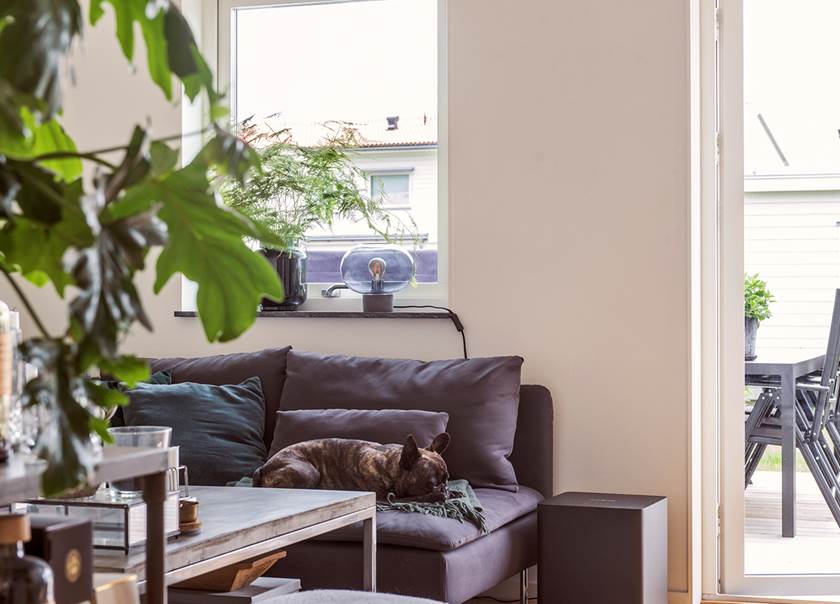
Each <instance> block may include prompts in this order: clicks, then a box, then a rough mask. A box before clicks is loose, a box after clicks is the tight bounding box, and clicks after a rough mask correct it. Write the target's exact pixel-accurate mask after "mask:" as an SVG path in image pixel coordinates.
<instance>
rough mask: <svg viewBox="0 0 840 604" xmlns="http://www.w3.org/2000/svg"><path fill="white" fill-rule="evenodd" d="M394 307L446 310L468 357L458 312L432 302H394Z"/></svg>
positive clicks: (465, 339)
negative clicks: (398, 303)
mask: <svg viewBox="0 0 840 604" xmlns="http://www.w3.org/2000/svg"><path fill="white" fill-rule="evenodd" d="M394 308H433V309H435V310H443V311H446V312H447V313H449V318H450V319H451V320H452V324H453V325H454V326H455V329H456V330H458V333H460V334H461V343H462V344H463V345H464V358H465V359H469V358H470V357H469V356H468V355H467V336H466V334H465V332H464V324H463V323H461V319H459V318H458V314H457V313H456V312H455V311H454V310H452V309H451V308H446V307H445V306H434V305H433V304H401V305H396V304H395V305H394Z"/></svg>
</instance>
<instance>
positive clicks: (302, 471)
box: [253, 432, 449, 502]
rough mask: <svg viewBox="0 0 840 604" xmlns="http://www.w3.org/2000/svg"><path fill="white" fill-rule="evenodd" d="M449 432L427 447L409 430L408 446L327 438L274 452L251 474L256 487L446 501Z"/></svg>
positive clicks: (382, 499) (384, 498) (402, 499)
mask: <svg viewBox="0 0 840 604" xmlns="http://www.w3.org/2000/svg"><path fill="white" fill-rule="evenodd" d="M448 445H449V434H448V433H446V432H443V433H441V434H438V435H437V436H436V437H435V439H434V440H433V441H432V444H431V445H430V446H429V448H428V449H421V448H420V447H418V446H417V442H416V441H415V440H414V436H412V435H411V434H409V435H408V437H407V438H406V440H405V444H404V445H398V444H388V445H382V444H379V443H373V442H368V441H364V440H349V439H344V438H325V439H321V440H309V441H306V442H302V443H297V444H294V445H291V446H288V447H286V448H285V449H281V450H280V451H278V452H277V453H275V454H274V455H273V456H272V457H271V459H269V460H268V461H267V462H265V464H263V466H262V467H260V468H258V469H257V470H256V471H255V472H254V475H253V484H254V486H255V487H281V488H297V489H333V490H338V491H373V492H374V493H376V499H377V500H378V501H385V500H387V499H388V496H389V495H392V497H394V498H396V499H397V500H399V501H428V502H434V501H444V500H445V499H446V498H447V496H448V492H447V489H446V481H447V480H449V472H448V471H447V469H446V462H445V461H444V460H443V457H441V455H440V454H441V453H443V452H444V451H445V450H446V447H447V446H448Z"/></svg>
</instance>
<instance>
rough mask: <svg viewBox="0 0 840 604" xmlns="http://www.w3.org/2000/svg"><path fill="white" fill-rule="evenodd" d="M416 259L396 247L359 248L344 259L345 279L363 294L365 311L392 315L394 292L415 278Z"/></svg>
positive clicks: (369, 246) (406, 285)
mask: <svg viewBox="0 0 840 604" xmlns="http://www.w3.org/2000/svg"><path fill="white" fill-rule="evenodd" d="M414 270H415V266H414V258H412V256H411V254H409V253H408V252H406V251H405V250H403V249H401V248H399V247H397V246H395V245H369V244H364V245H357V246H356V247H354V248H351V249H350V250H349V251H348V252H347V253H346V254H344V257H343V258H342V259H341V279H342V280H343V281H344V283H345V284H347V287H349V288H350V289H352V290H353V291H354V292H357V293H360V294H362V310H364V312H391V311H393V310H394V293H396V292H398V291H400V290H403V289H405V288H406V287H408V284H409V283H411V280H412V279H413V278H414Z"/></svg>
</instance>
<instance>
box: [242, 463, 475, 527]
mask: <svg viewBox="0 0 840 604" xmlns="http://www.w3.org/2000/svg"><path fill="white" fill-rule="evenodd" d="M227 486H229V487H250V486H253V481H252V480H251V478H250V477H249V476H247V477H245V478H240V479H239V480H238V481H236V482H229V483H227ZM447 486H448V487H449V498H448V499H447V500H446V501H440V502H434V503H428V502H420V501H400V500H398V499H397V498H396V497H394V494H393V493H391V494H389V495H388V500H387V501H377V502H376V511H377V512H387V511H394V512H414V513H416V514H428V515H429V516H437V517H438V518H453V519H455V520H457V521H458V522H470V523H472V524H473V525H475V527H476V528H477V529H478V530H479V531H481V534H482V535H486V534H487V522H486V520H485V518H484V510H483V508H482V507H481V502H480V501H479V500H478V497H477V496H476V494H475V491H473V488H472V487H471V486H470V483H469V482H467V481H466V480H450V481H449V482H448V483H447Z"/></svg>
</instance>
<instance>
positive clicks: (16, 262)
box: [0, 181, 93, 295]
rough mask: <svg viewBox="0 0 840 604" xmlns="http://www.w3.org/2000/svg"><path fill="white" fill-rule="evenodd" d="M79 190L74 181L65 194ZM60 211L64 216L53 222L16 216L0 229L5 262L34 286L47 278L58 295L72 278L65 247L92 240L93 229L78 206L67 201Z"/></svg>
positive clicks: (75, 192)
mask: <svg viewBox="0 0 840 604" xmlns="http://www.w3.org/2000/svg"><path fill="white" fill-rule="evenodd" d="M80 194H81V186H80V184H79V183H78V181H77V184H76V186H74V187H72V188H71V189H68V193H67V196H68V198H72V197H73V195H80ZM64 212H65V214H64V218H63V219H62V220H61V221H60V222H57V223H55V224H44V223H40V222H36V221H34V220H30V219H28V218H25V217H18V218H16V219H15V220H13V221H8V222H7V223H6V224H5V225H4V226H3V229H2V230H0V250H2V253H3V256H4V261H5V263H6V264H7V265H12V266H15V267H17V270H19V271H20V272H21V273H23V275H24V276H25V277H26V278H27V279H29V280H30V281H32V282H33V283H35V284H36V285H38V286H43V285H45V284H46V283H47V282H49V281H51V282H52V283H53V285H54V286H55V288H56V290H57V291H58V293H59V295H64V288H65V287H66V286H67V285H69V284H71V283H72V282H73V279H72V277H71V276H70V274H69V273H68V272H67V268H66V264H65V261H64V258H65V254H66V253H67V251H68V249H70V248H71V247H74V246H75V247H84V246H87V245H91V244H92V243H93V233H92V232H91V230H90V228H89V227H88V225H87V223H86V222H85V220H84V217H83V216H82V213H81V210H80V209H79V208H76V209H75V210H74V209H73V208H72V206H71V205H70V202H69V201H68V204H67V205H66V206H65V208H64Z"/></svg>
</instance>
